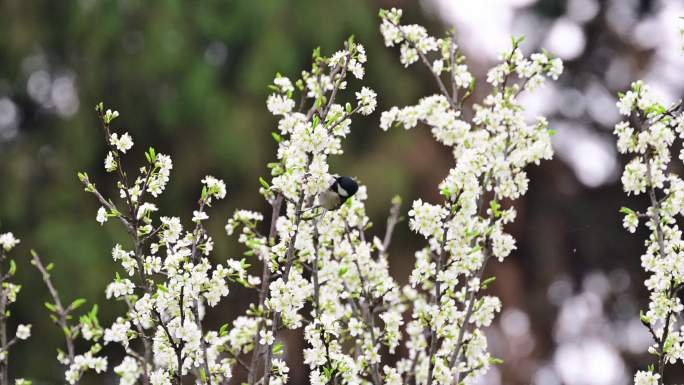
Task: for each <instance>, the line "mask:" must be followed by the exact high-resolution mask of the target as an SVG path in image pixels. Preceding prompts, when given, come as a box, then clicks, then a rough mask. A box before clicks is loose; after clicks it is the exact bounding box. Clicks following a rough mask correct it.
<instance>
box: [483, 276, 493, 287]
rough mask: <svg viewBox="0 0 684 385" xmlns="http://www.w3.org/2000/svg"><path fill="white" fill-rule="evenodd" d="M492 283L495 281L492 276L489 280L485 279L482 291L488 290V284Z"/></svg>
mask: <svg viewBox="0 0 684 385" xmlns="http://www.w3.org/2000/svg"><path fill="white" fill-rule="evenodd" d="M494 281H496V277H493V276H492V277H489V278H487V279H485V280H484V281H483V282H482V288H483V289H486V288H488V287H489V285H490V284H492V283H494Z"/></svg>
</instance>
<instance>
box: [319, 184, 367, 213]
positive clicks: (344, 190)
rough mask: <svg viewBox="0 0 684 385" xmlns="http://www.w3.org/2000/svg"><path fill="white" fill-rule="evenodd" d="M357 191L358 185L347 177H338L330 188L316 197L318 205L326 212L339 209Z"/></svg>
mask: <svg viewBox="0 0 684 385" xmlns="http://www.w3.org/2000/svg"><path fill="white" fill-rule="evenodd" d="M358 190H359V184H358V183H356V181H355V180H354V179H352V178H350V177H348V176H339V177H336V178H335V181H334V182H333V183H332V184H331V185H330V187H329V188H328V189H327V190H325V191H323V192H322V193H320V194H319V195H318V204H320V205H321V207H323V208H324V209H325V210H326V211H332V210H337V209H339V208H340V207H341V206H342V205H343V204H344V202H346V201H347V199H349V198H351V197H352V196H353V195H354V194H356V192H357V191H358Z"/></svg>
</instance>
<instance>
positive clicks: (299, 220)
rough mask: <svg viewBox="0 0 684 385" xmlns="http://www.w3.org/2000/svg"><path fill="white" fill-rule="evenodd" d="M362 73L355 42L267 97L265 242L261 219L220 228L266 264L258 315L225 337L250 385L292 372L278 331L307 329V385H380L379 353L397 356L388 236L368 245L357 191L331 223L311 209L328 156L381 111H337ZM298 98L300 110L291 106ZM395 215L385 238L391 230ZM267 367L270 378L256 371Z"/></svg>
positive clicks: (368, 98)
mask: <svg viewBox="0 0 684 385" xmlns="http://www.w3.org/2000/svg"><path fill="white" fill-rule="evenodd" d="M365 62H366V54H365V50H364V48H363V46H361V45H359V44H356V43H355V42H354V41H353V40H352V39H350V40H348V41H347V42H346V44H345V47H344V49H343V50H341V51H338V52H336V53H334V54H333V55H332V56H331V57H323V56H321V55H320V53H319V52H318V51H315V52H314V62H313V65H312V68H311V71H303V72H302V77H301V78H300V79H299V80H297V81H295V82H294V86H293V82H292V81H290V80H289V79H288V78H286V77H284V76H282V75H277V76H276V78H275V80H274V84H273V85H272V87H271V88H272V89H273V91H274V94H272V95H271V96H270V97H269V98H268V101H267V107H268V109H269V111H271V112H272V113H273V114H274V115H276V116H279V117H280V120H279V122H278V131H277V132H274V133H273V137H274V138H275V140H276V141H277V142H278V152H277V156H278V160H277V162H274V163H271V164H270V165H269V168H270V169H271V175H272V178H271V180H270V182H268V181H266V180H264V179H262V180H261V184H262V189H261V192H262V194H263V195H264V196H265V197H266V199H267V200H268V201H269V202H270V204H271V205H272V207H273V212H272V216H271V225H270V232H269V234H267V235H262V234H260V233H259V231H258V229H257V228H258V226H257V225H258V223H259V222H261V221H263V219H264V217H263V215H261V214H258V213H254V212H250V211H244V210H239V211H237V212H236V213H235V215H234V216H233V218H231V219H230V220H229V221H228V224H227V225H226V231H227V232H228V234H233V233H234V232H235V231H236V230H237V229H238V228H241V230H240V237H239V240H240V242H241V243H243V244H244V245H245V246H246V247H247V248H248V252H247V254H248V255H255V256H257V257H258V258H259V259H260V260H261V262H262V265H263V271H262V284H261V288H260V290H259V292H260V295H259V297H260V300H259V303H257V304H255V305H254V306H253V307H252V310H251V313H252V314H253V316H252V317H241V318H239V319H238V320H236V321H235V324H234V329H233V330H234V331H235V333H234V334H233V333H231V339H232V340H233V341H234V343H235V345H233V346H232V347H231V349H234V351H235V353H236V354H239V353H240V352H243V353H244V352H249V351H251V352H252V355H251V365H250V373H249V379H248V382H249V383H257V382H260V381H262V382H263V383H264V384H283V383H285V382H287V379H288V372H289V369H288V367H287V364H286V363H285V361H282V360H280V359H278V358H274V355H279V354H281V353H282V351H283V346H282V343H279V342H278V338H277V337H278V331H279V330H280V329H282V328H290V329H294V328H301V327H302V326H304V325H306V326H305V327H304V335H305V339H306V341H307V343H308V347H307V349H305V351H304V357H305V358H304V363H305V364H306V365H308V366H309V368H310V369H311V371H310V383H312V384H327V383H339V382H342V383H361V382H365V381H368V380H371V381H373V383H376V384H379V383H380V382H381V368H380V365H379V364H380V358H381V355H380V354H381V350H380V349H381V348H382V346H386V347H387V348H388V349H390V350H391V351H394V349H395V348H396V347H397V346H398V344H399V339H400V338H401V334H400V330H399V328H400V326H401V325H402V323H403V320H402V317H401V313H402V311H403V305H402V304H401V303H400V293H399V290H398V286H397V285H396V283H395V282H394V280H393V279H392V278H391V277H390V276H389V273H388V266H387V255H386V249H387V246H388V244H389V239H390V237H391V228H390V227H388V235H386V239H387V240H386V241H380V240H379V239H378V238H373V239H372V240H367V236H366V230H367V228H368V227H369V226H370V223H369V219H368V217H367V216H366V214H365V207H364V201H365V199H366V198H367V196H366V189H365V187H363V186H361V188H360V189H359V191H358V192H357V193H356V195H355V196H354V198H352V199H350V200H348V201H347V203H346V204H345V205H343V206H342V207H341V208H340V209H339V210H336V211H334V212H332V213H328V214H325V213H323V212H322V211H321V210H320V209H319V208H318V203H317V197H318V195H319V193H321V192H322V191H324V190H326V189H328V188H329V186H330V185H331V181H332V180H333V175H331V172H330V170H329V166H328V156H330V155H338V154H341V153H342V141H343V139H344V138H345V137H346V136H347V135H348V134H349V132H350V125H351V117H352V116H353V115H355V114H357V113H358V114H362V115H368V114H370V113H372V112H373V111H374V110H375V108H376V106H377V101H376V93H375V92H374V91H372V90H371V89H369V88H367V87H362V88H361V89H360V90H359V91H357V92H356V93H355V94H354V96H355V100H354V102H355V104H354V102H346V103H340V102H339V101H338V97H340V95H341V93H342V92H343V91H344V90H346V88H347V76H348V75H349V74H351V75H352V76H353V77H355V78H357V79H362V78H363V75H364V68H363V65H364V64H365ZM295 90H297V91H299V93H300V94H301V98H302V99H301V100H302V102H300V103H295V100H294V94H295ZM296 105H299V110H295V109H294V108H295V106H296ZM398 204H399V203H398V202H397V203H396V204H395V206H396V207H395V208H394V209H393V213H394V214H393V216H392V218H393V219H392V221H391V223H392V226H391V227H393V226H394V224H395V223H396V222H397V221H398V215H399V209H398ZM282 206H285V207H284V213H282V214H281V211H282V209H283V208H282ZM369 238H370V237H369ZM307 304H309V305H310V306H311V311H310V312H306V311H305V309H306V305H307ZM240 332H241V333H245V334H246V335H240ZM262 361H263V362H264V363H265V365H266V367H265V368H264V370H263V371H260V370H259V366H260V364H259V363H260V362H262Z"/></svg>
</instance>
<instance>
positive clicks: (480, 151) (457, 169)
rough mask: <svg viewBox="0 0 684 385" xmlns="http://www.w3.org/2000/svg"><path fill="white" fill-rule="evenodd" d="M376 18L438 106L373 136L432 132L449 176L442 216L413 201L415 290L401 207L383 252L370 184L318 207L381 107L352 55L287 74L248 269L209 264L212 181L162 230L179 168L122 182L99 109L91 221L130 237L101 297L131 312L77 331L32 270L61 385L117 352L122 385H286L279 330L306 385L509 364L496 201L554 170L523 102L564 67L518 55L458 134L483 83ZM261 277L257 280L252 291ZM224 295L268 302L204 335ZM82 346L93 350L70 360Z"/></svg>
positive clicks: (397, 379)
mask: <svg viewBox="0 0 684 385" xmlns="http://www.w3.org/2000/svg"><path fill="white" fill-rule="evenodd" d="M380 16H381V19H382V25H381V32H382V34H383V36H384V38H385V42H386V44H387V45H388V46H393V45H399V46H400V51H401V62H402V63H403V64H404V65H405V66H408V65H410V64H412V63H414V62H416V61H418V60H421V61H422V62H423V63H424V64H425V65H426V66H427V67H428V69H429V71H430V72H431V74H432V75H433V76H434V78H435V80H436V81H437V84H438V86H439V89H440V93H439V94H437V95H432V96H428V97H425V98H422V99H421V100H419V101H418V103H417V104H416V105H413V106H407V107H402V108H399V107H393V108H391V109H390V110H389V111H386V112H384V113H383V114H382V116H381V119H380V126H381V128H382V129H384V130H387V129H389V128H390V127H392V126H403V127H404V128H406V129H409V128H413V127H415V126H417V125H418V124H424V125H427V126H429V127H430V129H431V130H432V133H433V135H434V137H435V138H436V140H437V141H438V142H440V143H442V144H444V145H445V146H448V147H449V148H450V149H451V151H452V153H453V156H454V159H455V165H454V167H453V168H452V169H451V170H449V172H448V174H447V176H446V178H445V179H444V180H443V182H442V183H440V185H439V190H440V193H441V195H442V197H443V198H444V199H443V202H441V203H430V202H425V201H423V200H416V201H415V202H413V205H412V208H411V210H410V212H409V217H410V221H409V227H410V228H411V229H412V230H414V231H415V232H417V233H419V234H421V235H422V236H423V237H424V238H425V239H426V246H425V247H424V248H423V249H421V250H419V251H418V252H416V264H415V268H414V270H413V272H412V274H411V277H410V284H409V285H407V286H405V287H403V288H402V287H400V286H399V285H398V284H397V283H396V281H395V280H394V279H393V278H392V277H391V276H390V274H389V266H388V252H389V248H390V244H391V240H392V234H393V230H394V228H395V226H396V225H397V223H399V222H400V220H401V219H400V218H401V216H400V206H401V200H400V199H399V198H395V199H394V200H393V201H392V205H391V208H390V215H389V217H388V220H387V227H386V229H385V231H384V235H382V236H381V235H373V234H370V232H369V229H370V228H371V226H372V224H371V223H370V220H369V218H368V216H367V215H366V209H365V201H366V200H367V199H368V195H367V190H366V187H365V186H363V185H361V186H360V187H359V189H358V191H357V192H356V194H355V195H354V196H353V197H351V198H350V199H347V200H346V201H345V203H344V204H342V205H341V206H340V207H339V208H338V209H336V210H333V211H330V212H329V211H327V210H323V209H322V208H321V207H320V205H319V195H320V194H321V193H322V192H324V191H326V190H328V189H329V187H330V186H331V184H332V182H333V181H334V180H335V177H336V174H335V173H334V172H333V171H332V170H330V166H329V163H328V160H329V157H330V156H332V155H340V154H342V153H343V141H344V139H345V138H346V137H347V136H348V135H349V133H350V130H351V122H352V117H353V116H355V115H357V114H361V115H369V114H371V113H373V112H374V110H375V109H376V107H377V100H376V97H377V95H376V93H375V92H374V91H373V90H371V89H369V88H367V87H360V89H358V90H357V91H354V92H353V93H350V94H347V92H346V91H347V88H348V87H347V86H348V79H349V78H350V77H354V78H356V79H363V76H364V73H365V70H364V65H365V63H366V61H367V57H366V52H365V49H364V48H363V46H361V45H360V44H357V43H356V42H354V40H353V39H352V38H350V39H349V40H347V41H346V42H345V45H344V48H343V49H342V50H340V51H338V52H335V53H334V54H332V55H331V56H329V57H325V56H322V55H321V53H320V50H318V49H317V50H315V51H314V54H313V63H312V66H311V69H310V70H308V71H302V72H301V76H299V78H298V79H297V80H294V81H293V80H290V78H288V77H286V76H283V75H280V74H277V75H276V77H275V79H274V81H273V84H272V85H271V86H270V89H271V90H272V91H273V93H272V94H271V95H270V96H269V97H268V99H267V101H266V107H267V109H268V110H269V111H270V112H271V113H272V114H273V115H274V116H276V117H277V119H278V123H277V129H276V130H274V132H272V136H273V138H274V140H275V141H276V142H277V145H278V148H277V154H276V160H275V161H274V162H272V163H269V165H268V168H269V169H270V174H271V175H270V177H269V178H260V184H261V188H260V190H259V191H260V193H261V195H263V197H264V198H265V199H266V201H267V202H268V203H269V204H270V205H271V209H272V211H271V215H270V222H268V219H267V218H268V217H267V216H265V215H264V214H262V213H258V212H254V211H249V210H242V209H241V210H237V211H235V213H234V214H233V216H232V217H230V218H229V219H228V221H227V223H226V226H225V230H226V233H227V234H228V235H229V236H231V235H235V236H236V237H237V240H238V242H239V243H240V244H242V245H243V246H244V248H245V249H246V251H245V253H244V254H245V258H244V259H240V260H238V259H227V260H226V261H225V262H222V263H215V262H213V259H212V258H211V256H212V252H213V248H214V241H213V239H212V237H211V236H210V235H209V234H208V232H207V230H206V229H205V227H204V224H205V223H206V222H207V220H208V219H209V213H208V208H209V207H210V206H211V205H212V203H214V202H215V201H216V200H219V199H224V198H225V197H226V195H227V188H226V184H225V183H224V182H223V181H222V180H220V179H218V178H216V177H214V176H210V175H209V176H206V177H204V178H203V179H202V180H201V183H202V188H201V192H200V193H199V198H198V204H197V205H198V207H197V208H196V210H194V211H193V212H192V216H191V217H188V218H187V220H183V219H181V218H180V217H174V216H165V215H161V214H159V211H160V210H159V208H158V207H157V205H156V204H155V203H154V202H153V200H154V198H157V197H158V196H159V195H160V194H162V193H163V191H164V190H165V188H166V186H167V184H168V182H169V178H170V172H171V170H172V169H173V162H172V161H171V158H170V157H169V156H167V155H164V154H158V153H157V152H156V151H155V150H154V149H153V148H149V149H148V150H147V151H146V152H145V157H146V163H145V164H144V165H143V166H142V167H139V168H137V169H135V170H136V171H135V173H134V175H132V176H131V175H129V172H131V169H130V168H128V167H126V165H125V164H124V162H123V159H124V157H125V156H126V154H129V153H130V152H131V151H132V149H133V146H134V142H133V138H132V137H131V135H130V134H128V133H119V132H114V130H113V128H112V124H113V122H115V120H116V119H118V118H119V113H118V112H117V111H112V110H105V107H104V105H103V104H101V103H100V104H98V105H97V106H96V111H97V113H98V115H99V118H100V120H101V122H102V128H103V131H104V136H105V138H104V139H105V140H104V143H105V145H106V146H107V154H106V156H105V160H104V169H105V171H106V172H108V173H111V175H113V177H114V178H115V180H116V187H117V189H118V194H117V196H116V197H113V198H109V197H105V196H104V195H102V193H101V192H100V190H99V189H98V188H97V187H96V186H95V184H94V183H93V182H92V181H91V180H90V178H89V177H88V175H87V174H85V173H79V179H80V181H81V183H82V184H83V186H84V187H85V190H86V191H87V192H89V193H91V194H93V195H94V196H95V198H96V199H97V201H98V202H99V204H100V205H101V207H100V208H99V209H98V210H97V214H96V216H95V220H96V221H97V222H98V223H99V224H100V225H104V224H105V223H107V222H108V221H109V220H110V219H112V220H113V221H117V222H119V223H120V224H122V225H123V226H124V227H125V229H126V230H127V232H128V234H129V235H130V239H129V240H128V242H120V243H116V244H115V245H114V246H113V247H112V249H111V256H112V260H113V261H112V262H113V263H114V264H116V265H117V266H118V267H119V270H120V271H119V272H118V273H115V274H114V276H113V277H112V281H111V282H110V283H109V284H108V285H107V288H106V297H107V299H109V300H116V301H120V302H122V303H123V304H124V305H125V307H126V309H127V310H126V311H125V312H124V313H123V314H119V315H118V317H116V320H114V322H112V323H111V324H110V325H109V327H101V326H100V323H99V321H98V319H97V307H96V306H95V307H93V308H92V310H90V311H89V312H87V313H86V314H84V315H83V316H81V317H80V318H79V319H78V322H76V323H73V322H72V321H71V319H72V316H71V313H72V312H73V311H74V310H76V309H77V308H79V307H80V306H81V305H83V303H84V302H85V301H84V300H83V299H77V300H74V301H73V302H72V303H71V304H70V305H68V306H63V305H62V302H61V300H60V298H59V295H58V294H57V292H56V290H54V287H53V285H52V283H51V281H50V273H49V272H50V270H51V269H52V265H51V264H50V265H47V266H45V265H43V263H42V261H41V260H40V258H39V257H38V255H37V254H36V253H34V254H33V257H34V259H33V263H34V265H35V266H36V268H37V269H38V270H39V271H40V272H41V274H42V277H43V280H44V282H45V284H46V286H47V288H48V289H49V291H50V294H51V296H52V298H53V301H52V302H49V303H48V304H46V306H47V307H48V310H49V311H50V312H51V318H52V319H53V321H54V322H55V323H57V324H58V325H59V326H60V327H61V328H62V330H63V331H64V334H65V342H66V348H67V349H66V352H61V351H60V353H59V355H58V359H59V361H60V362H61V363H63V364H64V365H65V366H66V380H67V382H69V383H70V384H75V383H77V382H78V381H79V380H80V378H81V376H82V375H83V373H84V372H85V371H86V370H94V371H96V372H98V373H99V372H103V371H105V370H106V369H107V366H108V364H109V362H108V360H107V358H105V357H104V356H101V355H100V351H101V349H102V347H103V346H104V345H117V346H118V347H120V349H121V351H122V352H123V353H124V358H123V359H122V360H121V361H120V362H117V363H115V364H113V365H111V367H112V370H113V372H114V373H116V374H117V375H118V376H119V378H120V383H121V384H124V385H128V384H136V383H144V384H152V385H170V384H172V383H173V384H176V385H180V384H181V383H182V382H183V380H184V379H185V380H186V381H187V380H188V379H190V378H191V379H192V381H193V382H194V383H199V384H208V385H212V384H223V383H228V382H229V381H231V378H232V373H233V370H234V367H235V365H238V364H239V365H241V366H242V368H243V369H244V370H245V371H246V374H247V377H248V378H247V383H249V384H250V385H252V384H261V385H283V384H286V383H287V382H288V379H289V375H290V369H289V367H288V364H287V362H286V361H285V357H284V356H283V353H284V351H285V346H284V343H283V342H282V341H281V340H280V332H281V331H282V330H283V329H303V333H304V337H305V340H306V343H307V346H306V348H305V349H304V352H303V355H304V364H305V365H307V366H308V367H309V369H310V371H309V373H310V378H309V382H310V383H311V384H314V385H323V384H360V383H372V384H373V385H384V384H387V385H394V384H401V383H407V382H408V383H411V382H413V383H421V384H428V385H431V384H433V383H439V384H451V383H467V384H469V383H472V382H473V381H475V380H476V379H477V378H478V377H479V376H480V375H481V374H483V373H484V372H485V371H486V370H487V369H488V367H489V366H490V365H491V364H495V363H498V362H499V360H497V359H496V358H493V357H491V356H490V354H489V353H488V352H487V340H486V338H485V335H484V333H483V331H482V328H483V327H487V326H488V325H490V324H491V323H492V321H493V319H494V317H495V315H496V313H497V312H499V311H500V309H501V301H500V300H499V299H498V298H497V297H494V296H487V295H483V294H482V291H483V290H484V289H485V288H486V287H487V286H488V285H489V284H491V282H492V281H493V277H492V278H487V279H485V277H484V276H483V273H484V267H485V265H486V263H487V262H488V261H489V260H490V259H491V258H492V257H493V258H496V259H498V260H499V261H501V260H503V259H504V258H506V257H507V256H508V255H509V254H510V253H511V252H512V251H513V250H514V249H515V247H516V246H515V239H514V238H513V237H512V236H511V235H510V234H508V233H506V231H505V226H506V225H507V224H508V223H510V222H512V221H513V220H514V219H515V215H516V212H515V210H514V208H513V207H504V206H503V204H502V202H505V201H506V202H507V201H510V200H512V199H516V198H518V197H520V196H522V195H523V194H525V192H526V190H527V186H528V179H527V174H526V172H525V169H526V167H528V166H529V165H531V164H538V163H539V162H540V161H541V160H544V159H549V158H550V157H551V156H552V150H551V145H550V132H549V130H548V128H547V122H546V120H545V119H543V118H539V119H538V120H537V121H536V122H532V123H529V122H526V121H525V119H523V107H522V105H521V104H520V102H519V101H518V98H517V97H518V95H519V94H520V93H521V92H523V91H526V90H533V89H535V88H537V87H539V86H540V85H542V84H543V82H544V81H545V80H546V79H547V78H552V79H555V78H557V77H558V76H559V75H560V73H561V71H562V63H561V62H560V60H558V59H554V58H552V57H550V56H549V55H548V54H545V53H544V54H533V55H531V56H530V57H529V58H527V57H525V56H523V54H522V53H521V50H520V48H519V45H520V42H521V40H516V39H514V41H513V48H512V49H511V50H510V51H508V52H506V53H504V54H503V55H502V57H501V60H502V62H501V64H499V65H497V66H496V67H494V68H493V69H492V70H491V71H490V72H489V74H488V76H487V80H488V82H489V83H490V84H491V85H492V86H493V91H492V92H491V94H490V95H488V96H487V97H486V98H484V99H483V100H482V102H481V103H477V104H473V111H474V112H473V116H471V117H468V118H466V117H465V116H464V112H463V108H462V107H463V105H464V103H465V101H466V99H467V98H469V97H470V96H471V95H472V94H473V91H474V84H475V83H474V78H473V76H472V75H471V74H470V72H469V71H468V67H467V65H466V64H465V58H464V57H463V55H462V54H461V53H460V51H459V50H458V47H457V45H456V43H455V41H454V38H453V37H450V36H447V37H444V38H435V37H432V36H429V35H428V33H427V30H426V29H425V28H424V27H422V26H418V25H401V24H400V22H401V11H400V10H396V9H393V10H391V11H381V13H380ZM444 78H448V79H449V82H448V83H450V85H451V87H450V88H451V91H449V90H448V89H447V86H446V84H448V83H445V82H444ZM342 98H347V99H348V101H345V102H342V101H340V100H341V99H342ZM264 222H268V223H264ZM186 223H187V224H188V227H185V224H186ZM264 228H267V229H268V232H267V233H264V232H263V229H264ZM15 244H16V241H15V240H14V239H13V237H11V235H10V236H6V235H3V236H1V237H0V246H2V247H3V248H4V249H6V250H5V251H8V250H7V249H8V248H9V249H11V248H12V247H14V245H15ZM252 265H255V266H256V265H260V267H261V272H260V274H259V275H258V276H257V275H255V274H254V271H253V268H252ZM232 284H236V285H240V286H242V287H244V288H247V289H251V290H254V291H255V292H256V294H257V296H258V301H257V302H255V303H253V304H252V305H251V306H250V307H249V309H248V310H247V312H246V313H245V314H244V315H240V316H239V317H237V318H236V319H235V320H234V321H233V322H231V323H230V324H224V325H223V326H222V327H220V328H219V329H218V330H211V328H210V327H208V325H207V324H206V323H205V321H204V319H205V315H206V314H207V312H210V311H211V309H212V308H214V307H215V306H217V305H218V304H219V303H220V302H221V301H222V299H224V298H225V297H226V296H228V294H229V293H230V286H231V285H232ZM407 312H410V321H409V322H406V317H405V313H407ZM28 334H30V327H28V326H26V327H24V326H21V327H20V329H19V330H18V331H17V338H25V337H28ZM77 337H82V338H83V339H85V340H86V341H89V342H90V343H91V348H90V349H89V350H87V351H85V352H84V353H81V354H77V352H76V349H75V344H74V343H75V340H76V338H77ZM398 351H405V352H407V355H406V356H404V357H401V358H400V359H399V360H398V362H397V363H396V365H389V364H386V363H384V362H383V356H385V355H386V354H397V352H398Z"/></svg>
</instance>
